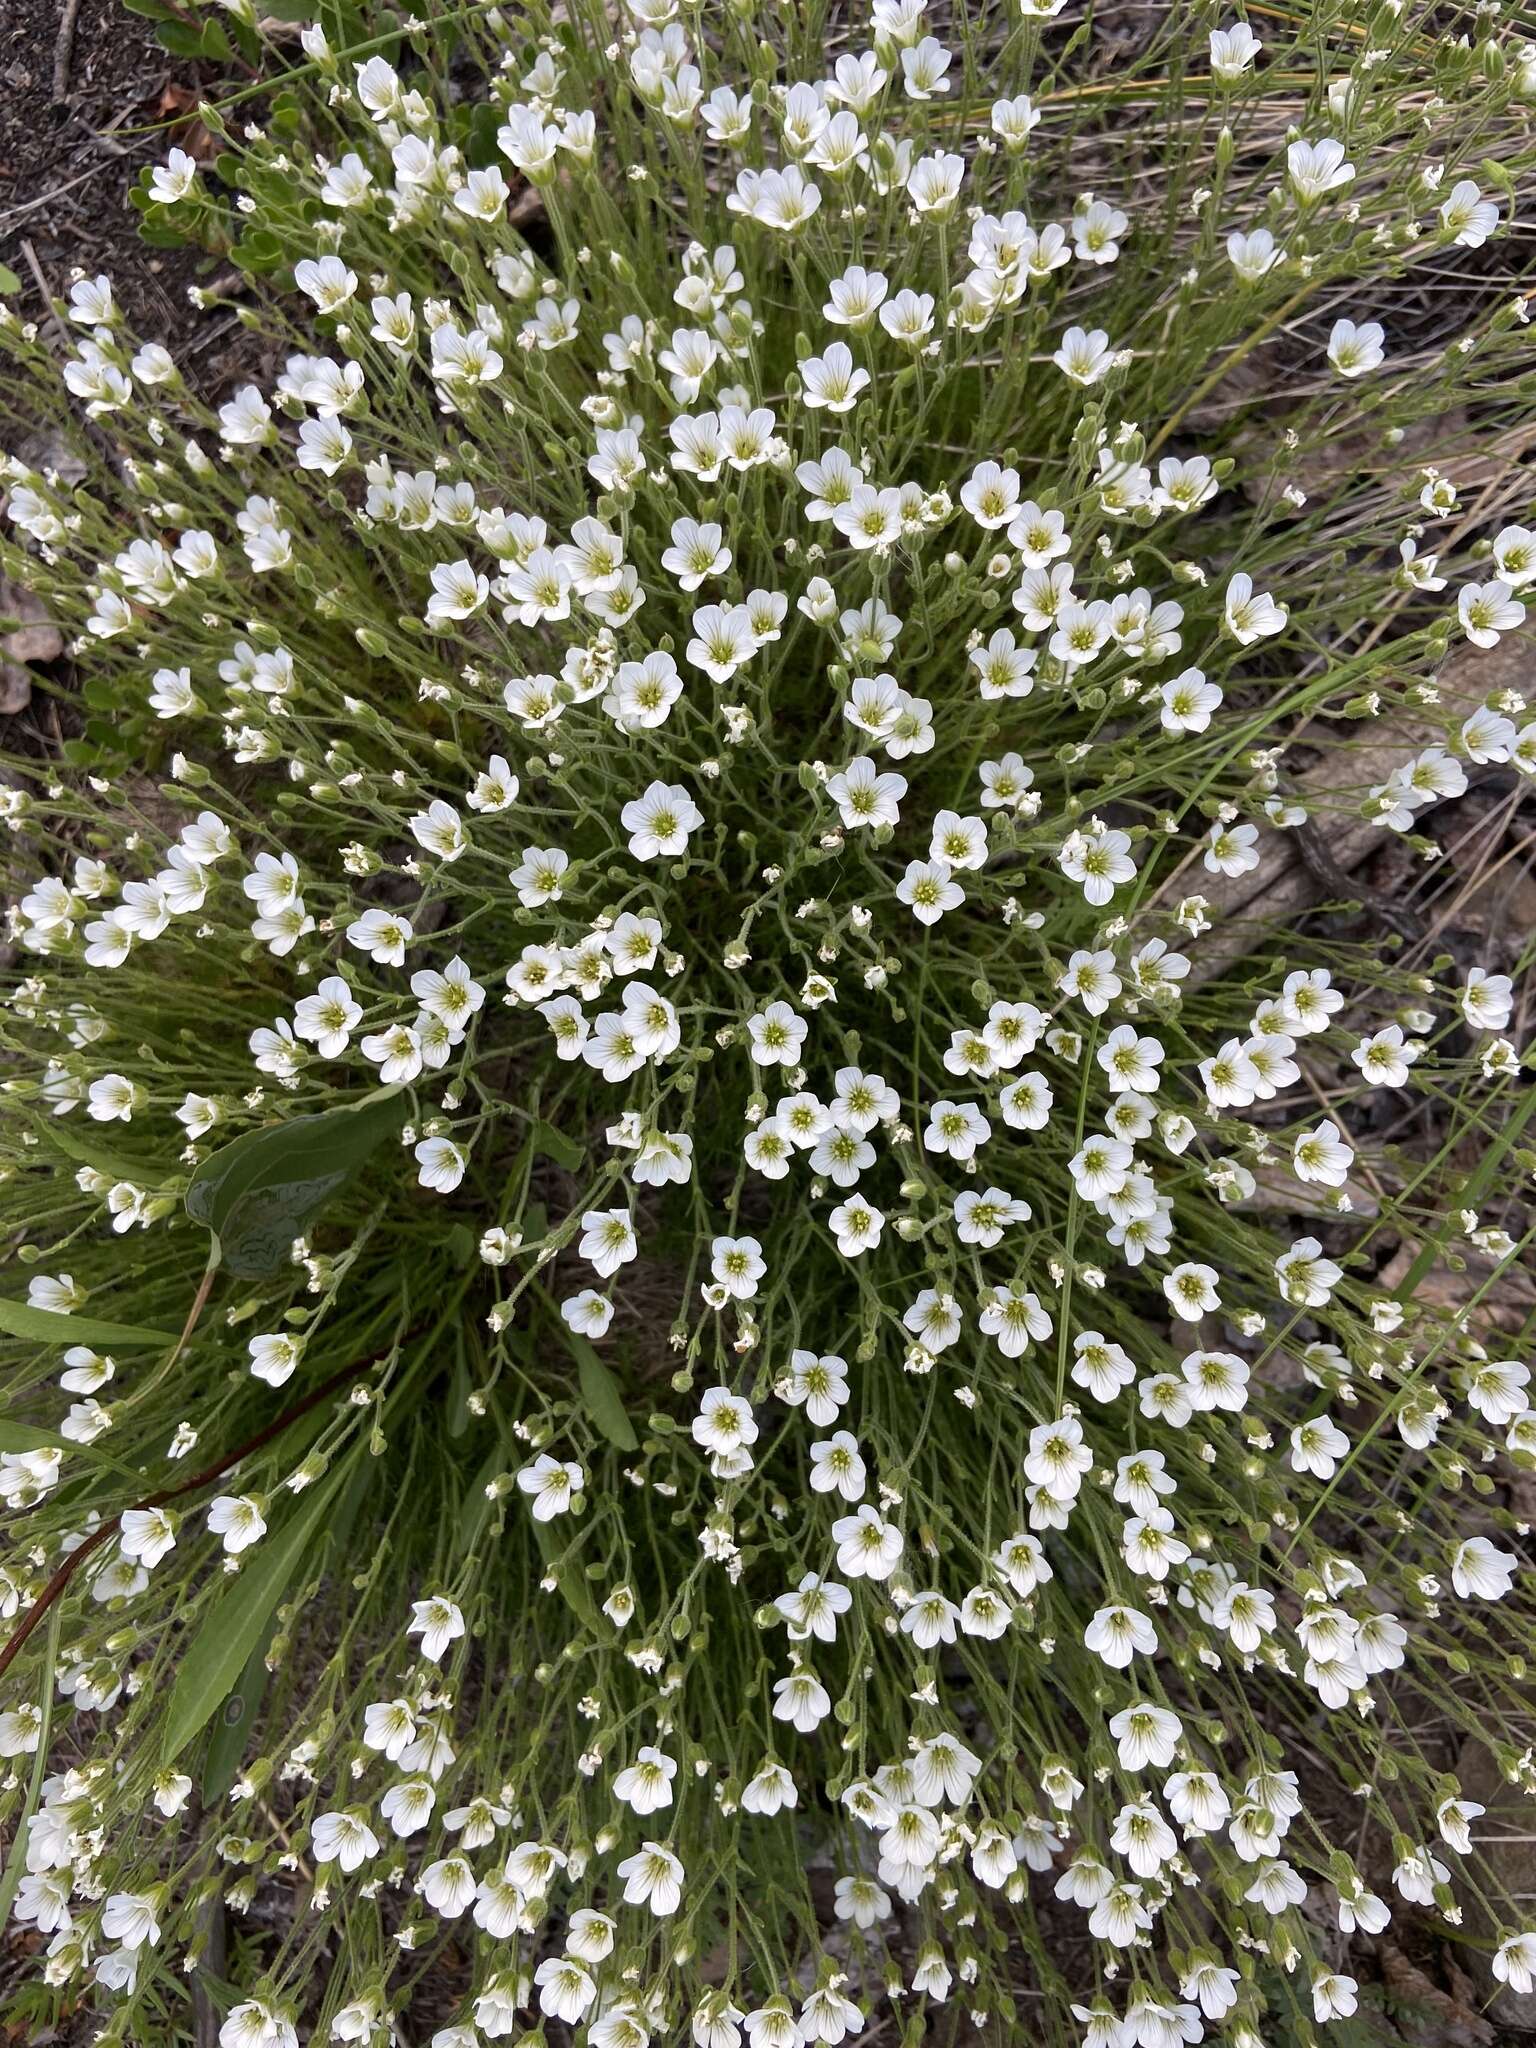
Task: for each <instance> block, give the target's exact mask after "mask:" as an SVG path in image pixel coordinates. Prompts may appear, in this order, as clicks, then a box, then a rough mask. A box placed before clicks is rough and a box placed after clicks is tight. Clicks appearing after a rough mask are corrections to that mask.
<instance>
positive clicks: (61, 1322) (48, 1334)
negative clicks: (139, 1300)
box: [0, 1301, 176, 1350]
mask: <svg viewBox="0 0 1536 2048" xmlns="http://www.w3.org/2000/svg"><path fill="white" fill-rule="evenodd" d="M0 1336H6V1337H26V1338H28V1339H29V1340H30V1341H31V1342H32V1343H34V1344H89V1345H90V1346H91V1347H92V1348H93V1349H95V1350H100V1349H101V1347H102V1346H103V1345H109V1344H117V1345H120V1346H122V1347H123V1348H125V1349H126V1348H128V1347H129V1346H132V1345H135V1344H174V1343H175V1341H176V1339H175V1336H174V1334H173V1332H171V1331H170V1330H144V1329H140V1328H139V1326H138V1325H137V1324H136V1323H98V1322H95V1321H94V1320H93V1319H92V1318H91V1317H90V1316H62V1315H59V1314H58V1313H57V1311H55V1310H53V1309H48V1308H33V1307H32V1305H31V1303H30V1302H25V1301H0Z"/></svg>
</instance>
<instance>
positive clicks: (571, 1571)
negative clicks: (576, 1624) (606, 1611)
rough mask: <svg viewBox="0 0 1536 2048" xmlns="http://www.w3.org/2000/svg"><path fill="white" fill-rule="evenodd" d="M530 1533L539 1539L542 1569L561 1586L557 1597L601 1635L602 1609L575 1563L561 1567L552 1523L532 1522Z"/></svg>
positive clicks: (558, 1545)
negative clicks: (542, 1561) (553, 1576)
mask: <svg viewBox="0 0 1536 2048" xmlns="http://www.w3.org/2000/svg"><path fill="white" fill-rule="evenodd" d="M533 1533H534V1536H535V1537H536V1539H537V1541H538V1546H539V1554H540V1556H541V1557H542V1558H543V1560H544V1564H545V1568H546V1569H547V1570H549V1571H552V1572H553V1573H554V1574H555V1582H556V1584H557V1585H558V1586H559V1588H560V1597H561V1598H562V1599H563V1600H564V1602H565V1604H566V1606H567V1607H569V1608H570V1610H571V1612H572V1614H574V1615H575V1617H576V1619H577V1620H578V1621H580V1622H583V1623H584V1624H585V1625H586V1627H588V1628H589V1629H591V1631H592V1633H593V1634H594V1635H602V1634H603V1633H604V1632H605V1630H604V1622H603V1616H602V1611H601V1609H600V1608H599V1607H598V1604H597V1601H596V1600H595V1599H594V1597H593V1594H592V1588H591V1587H590V1586H589V1585H588V1583H587V1581H586V1579H585V1578H584V1577H583V1576H582V1574H581V1572H580V1570H579V1569H578V1568H577V1566H576V1565H575V1564H574V1563H570V1564H567V1565H566V1566H564V1567H563V1568H562V1566H561V1563H560V1538H559V1536H558V1535H557V1534H556V1532H555V1527H554V1524H553V1523H552V1522H535V1523H534V1525H533Z"/></svg>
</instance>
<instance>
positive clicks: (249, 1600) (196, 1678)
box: [160, 1473, 341, 1764]
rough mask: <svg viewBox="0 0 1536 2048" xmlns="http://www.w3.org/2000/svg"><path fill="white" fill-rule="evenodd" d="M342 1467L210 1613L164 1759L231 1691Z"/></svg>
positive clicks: (168, 1729)
mask: <svg viewBox="0 0 1536 2048" xmlns="http://www.w3.org/2000/svg"><path fill="white" fill-rule="evenodd" d="M340 1477H341V1474H340V1473H337V1474H336V1475H335V1476H334V1477H333V1478H332V1479H330V1480H329V1481H327V1482H326V1483H325V1484H324V1485H323V1486H320V1487H319V1488H317V1489H316V1491H315V1494H314V1496H313V1498H312V1499H311V1500H310V1501H309V1502H308V1504H307V1505H306V1506H304V1507H302V1508H301V1509H300V1510H299V1512H298V1513H297V1514H296V1515H295V1516H294V1517H293V1519H292V1521H290V1522H288V1523H287V1524H285V1526H284V1527H283V1528H282V1529H280V1530H279V1531H278V1533H277V1534H276V1535H275V1536H271V1535H269V1536H267V1537H265V1538H263V1540H262V1542H261V1543H260V1544H258V1546H257V1547H256V1549H255V1551H254V1552H253V1553H252V1555H251V1561H250V1563H249V1564H248V1565H247V1566H246V1567H245V1569H244V1570H243V1571H242V1572H241V1573H240V1574H239V1576H238V1577H237V1578H235V1579H234V1580H233V1581H232V1582H231V1584H230V1586H229V1588H228V1590H227V1591H226V1592H224V1593H223V1594H222V1595H221V1596H220V1597H219V1598H218V1599H216V1600H214V1601H213V1602H212V1603H211V1604H210V1605H209V1607H208V1609H207V1610H206V1612H205V1613H204V1615H203V1618H202V1625H201V1627H200V1628H199V1630H198V1633H197V1637H196V1640H195V1641H194V1642H193V1644H192V1646H191V1648H190V1649H189V1650H188V1651H187V1653H186V1655H185V1656H184V1657H183V1658H182V1660H181V1668H180V1670H179V1671H178V1672H177V1673H176V1681H175V1684H174V1685H173V1686H172V1688H171V1700H170V1706H169V1708H168V1710H167V1712H166V1717H165V1734H164V1738H163V1740H162V1744H161V1751H160V1756H161V1761H162V1763H164V1764H171V1763H173V1762H174V1761H175V1759H176V1758H177V1757H178V1756H180V1754H181V1752H182V1751H183V1750H184V1749H185V1748H186V1746H187V1744H188V1743H189V1742H190V1741H191V1740H192V1738H193V1736H194V1735H196V1734H197V1733H198V1731H199V1729H201V1728H203V1727H205V1726H206V1725H207V1723H208V1721H209V1720H210V1718H211V1717H212V1716H213V1715H214V1714H216V1713H217V1712H218V1710H219V1708H220V1707H221V1706H222V1705H223V1704H224V1702H225V1700H227V1699H228V1698H229V1695H230V1693H231V1692H232V1691H233V1690H234V1688H235V1686H236V1685H237V1684H238V1683H239V1680H240V1674H241V1672H242V1671H243V1670H244V1669H245V1666H246V1663H247V1661H248V1660H249V1658H250V1656H251V1654H252V1652H253V1651H254V1650H255V1648H256V1646H257V1644H258V1643H259V1642H260V1641H261V1637H262V1631H263V1630H264V1629H265V1628H266V1625H267V1623H268V1621H269V1620H270V1619H271V1617H272V1614H273V1612H274V1610H275V1609H276V1607H277V1605H278V1603H279V1601H280V1600H281V1599H282V1597H283V1595H284V1593H286V1592H287V1590H288V1587H289V1585H290V1583H291V1581H292V1579H293V1577H294V1574H295V1573H296V1572H297V1570H298V1568H299V1566H300V1564H301V1563H302V1562H303V1558H304V1553H305V1551H306V1550H307V1549H308V1548H309V1544H310V1539H311V1537H313V1536H314V1534H315V1532H316V1530H317V1529H318V1528H319V1526H320V1524H321V1521H322V1519H323V1518H324V1515H325V1512H326V1510H327V1508H328V1507H329V1506H330V1504H331V1501H332V1499H333V1498H334V1497H335V1493H336V1487H337V1482H338V1481H339V1479H340Z"/></svg>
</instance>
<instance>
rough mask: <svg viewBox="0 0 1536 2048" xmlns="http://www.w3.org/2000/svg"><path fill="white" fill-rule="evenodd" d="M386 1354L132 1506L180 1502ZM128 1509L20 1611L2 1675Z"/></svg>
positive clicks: (324, 1384) (349, 1369)
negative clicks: (22, 1613)
mask: <svg viewBox="0 0 1536 2048" xmlns="http://www.w3.org/2000/svg"><path fill="white" fill-rule="evenodd" d="M388 1355H389V1354H388V1351H387V1350H386V1351H376V1352H374V1353H373V1355H372V1356H371V1357H369V1358H362V1359H358V1360H356V1361H355V1362H354V1363H353V1364H351V1365H344V1366H342V1367H341V1369H340V1370H339V1371H338V1372H333V1373H332V1374H331V1375H330V1377H329V1378H328V1379H323V1380H322V1381H321V1382H320V1384H319V1386H318V1387H314V1388H312V1389H311V1390H310V1392H309V1393H307V1394H306V1395H305V1396H304V1398H303V1400H302V1401H295V1403H294V1404H293V1406H292V1407H291V1408H288V1409H285V1410H284V1411H283V1413H282V1414H281V1415H279V1416H278V1418H277V1420H276V1421H275V1422H269V1423H268V1424H267V1426H266V1428H265V1429H259V1430H257V1432H256V1434H255V1435H254V1436H252V1437H247V1438H246V1440H245V1442H244V1443H243V1444H238V1445H237V1446H236V1447H235V1449H234V1450H232V1451H229V1452H226V1454H225V1455H224V1456H223V1457H222V1458H220V1459H219V1460H218V1461H217V1463H215V1464H212V1465H209V1466H206V1467H205V1468H204V1469H203V1470H202V1471H201V1472H195V1473H194V1474H193V1475H192V1477H191V1478H190V1479H184V1480H183V1481H182V1483H181V1484H180V1486H168V1487H166V1488H164V1489H163V1490H162V1491H161V1492H159V1493H151V1494H147V1495H146V1496H145V1498H144V1499H143V1500H141V1501H135V1502H133V1503H132V1505H133V1506H134V1507H139V1508H161V1507H164V1506H165V1505H166V1503H167V1502H168V1501H173V1500H180V1499H181V1498H182V1497H183V1496H184V1495H186V1494H189V1493H196V1492H197V1491H198V1489H199V1488H200V1487H204V1486H207V1485H208V1483H209V1482H210V1480H214V1479H217V1478H218V1477H219V1476H220V1474H221V1473H224V1472H227V1471H228V1470H229V1468H230V1466H231V1465H238V1464H239V1463H240V1460H241V1459H242V1458H248V1457H249V1456H250V1455H251V1453H252V1451H259V1450H260V1449H261V1447H262V1446H263V1444H269V1443H271V1442H272V1440H273V1438H274V1437H279V1436H281V1435H282V1434H283V1432H284V1430H286V1429H288V1428H290V1427H291V1426H292V1425H293V1424H294V1423H295V1422H297V1421H298V1419H299V1417H300V1416H301V1415H307V1414H308V1413H309V1411H310V1410H311V1408H318V1407H319V1405H320V1403H321V1402H322V1401H324V1400H327V1399H329V1397H330V1396H331V1395H332V1394H334V1393H335V1391H336V1389H337V1388H338V1387H341V1386H345V1385H346V1383H347V1381H348V1380H351V1379H356V1377H357V1375H358V1374H359V1373H360V1372H366V1371H367V1370H368V1368H369V1366H371V1365H377V1364H378V1362H379V1360H380V1359H381V1358H385V1357H387V1356H388ZM127 1513H128V1509H127V1508H120V1509H119V1510H118V1512H117V1513H116V1514H115V1515H114V1516H113V1517H112V1519H111V1521H109V1522H102V1523H101V1524H100V1525H99V1526H98V1527H97V1528H95V1529H93V1530H92V1531H91V1533H90V1535H89V1536H87V1537H86V1538H85V1540H84V1542H82V1543H80V1544H78V1545H77V1546H76V1547H75V1549H73V1550H72V1551H71V1552H70V1554H69V1556H68V1557H66V1558H65V1560H64V1562H63V1563H62V1564H61V1565H60V1566H59V1568H58V1570H57V1571H56V1572H55V1573H54V1575H53V1577H52V1578H51V1579H50V1580H49V1581H48V1583H47V1585H46V1586H44V1588H43V1590H42V1592H41V1593H39V1594H38V1596H37V1598H36V1599H35V1600H34V1601H33V1602H32V1605H31V1606H30V1607H29V1608H28V1609H27V1611H26V1613H25V1615H23V1617H22V1619H21V1621H20V1623H19V1624H18V1626H17V1628H16V1630H15V1632H14V1633H13V1634H12V1636H11V1639H10V1641H9V1642H8V1643H7V1644H6V1646H5V1648H4V1649H3V1650H0V1677H3V1676H4V1675H5V1673H6V1671H7V1670H8V1669H9V1668H10V1666H11V1664H12V1663H13V1662H14V1661H15V1659H16V1657H17V1656H18V1655H19V1654H20V1651H21V1649H22V1646H23V1645H24V1644H25V1642H26V1640H27V1638H28V1636H30V1635H31V1633H32V1631H33V1630H34V1629H35V1628H36V1627H37V1625H38V1623H39V1622H40V1621H41V1620H42V1618H43V1616H44V1615H45V1614H46V1613H47V1612H48V1610H49V1608H50V1607H52V1606H53V1605H54V1603H55V1601H57V1600H58V1599H59V1598H60V1597H61V1596H62V1594H63V1593H64V1590H65V1588H66V1587H67V1586H68V1585H69V1582H70V1580H71V1579H72V1578H73V1577H74V1575H75V1573H76V1572H77V1571H78V1570H79V1569H80V1567H81V1565H83V1564H84V1563H85V1561H86V1559H87V1558H88V1557H92V1556H94V1554H95V1553H96V1552H97V1551H98V1550H99V1549H100V1548H101V1546H102V1544H103V1543H106V1542H107V1541H108V1540H109V1539H110V1538H111V1537H113V1536H115V1535H116V1534H117V1532H118V1530H119V1529H120V1528H121V1527H122V1522H123V1516H124V1515H125V1514H127Z"/></svg>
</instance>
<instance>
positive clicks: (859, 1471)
mask: <svg viewBox="0 0 1536 2048" xmlns="http://www.w3.org/2000/svg"><path fill="white" fill-rule="evenodd" d="M810 1480H811V1491H812V1492H813V1493H834V1492H835V1493H838V1494H841V1496H842V1498H843V1499H844V1500H846V1501H855V1500H858V1499H859V1498H860V1496H861V1495H862V1494H863V1491H864V1484H865V1468H864V1460H863V1458H862V1457H861V1456H860V1455H859V1441H858V1438H857V1437H856V1436H854V1434H853V1432H852V1431H851V1430H847V1429H840V1430H838V1431H837V1433H836V1434H835V1435H833V1436H830V1437H825V1438H823V1439H822V1440H821V1441H820V1442H817V1443H813V1444H812V1445H811V1473H810Z"/></svg>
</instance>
